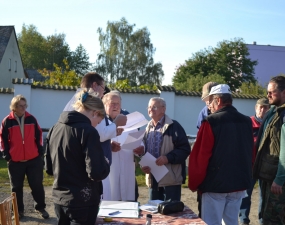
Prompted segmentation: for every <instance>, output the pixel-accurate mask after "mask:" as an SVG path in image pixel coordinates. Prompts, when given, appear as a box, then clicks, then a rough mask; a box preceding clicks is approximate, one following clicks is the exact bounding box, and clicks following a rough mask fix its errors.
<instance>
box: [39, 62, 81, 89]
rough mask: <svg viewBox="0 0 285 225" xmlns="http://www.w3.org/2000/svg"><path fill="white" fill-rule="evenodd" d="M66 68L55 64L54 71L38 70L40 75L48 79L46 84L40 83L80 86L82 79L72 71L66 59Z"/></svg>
mask: <svg viewBox="0 0 285 225" xmlns="http://www.w3.org/2000/svg"><path fill="white" fill-rule="evenodd" d="M63 64H64V68H63V67H60V66H58V65H57V64H56V63H54V65H53V66H54V71H50V70H47V69H43V70H38V71H39V73H40V74H42V75H43V76H44V77H46V80H45V81H44V82H38V83H41V84H43V85H66V86H79V85H80V81H81V77H79V76H78V75H77V74H76V72H75V71H74V70H70V68H69V65H68V62H67V60H66V59H64V60H63Z"/></svg>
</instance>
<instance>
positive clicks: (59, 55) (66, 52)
mask: <svg viewBox="0 0 285 225" xmlns="http://www.w3.org/2000/svg"><path fill="white" fill-rule="evenodd" d="M45 51H46V57H45V58H44V61H45V67H44V68H46V69H48V70H52V69H53V65H54V64H57V65H58V66H64V65H65V64H64V61H63V60H64V59H66V58H70V56H71V52H70V48H69V45H68V44H67V43H66V41H65V34H53V35H49V36H47V38H46V42H45Z"/></svg>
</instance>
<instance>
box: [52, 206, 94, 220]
mask: <svg viewBox="0 0 285 225" xmlns="http://www.w3.org/2000/svg"><path fill="white" fill-rule="evenodd" d="M98 208H99V204H97V205H95V206H89V207H76V208H70V207H66V206H61V205H58V204H54V211H55V214H56V217H57V219H58V223H57V224H58V225H93V224H95V222H96V218H97V214H98Z"/></svg>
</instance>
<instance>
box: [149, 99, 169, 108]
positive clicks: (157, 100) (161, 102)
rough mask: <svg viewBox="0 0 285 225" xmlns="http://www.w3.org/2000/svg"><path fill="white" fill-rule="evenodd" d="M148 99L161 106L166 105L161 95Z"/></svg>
mask: <svg viewBox="0 0 285 225" xmlns="http://www.w3.org/2000/svg"><path fill="white" fill-rule="evenodd" d="M149 101H155V102H159V103H160V105H161V106H164V107H166V102H165V100H164V99H163V98H161V97H153V98H151V99H150V100H149Z"/></svg>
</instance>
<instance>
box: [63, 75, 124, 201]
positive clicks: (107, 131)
mask: <svg viewBox="0 0 285 225" xmlns="http://www.w3.org/2000/svg"><path fill="white" fill-rule="evenodd" d="M80 86H81V88H90V89H93V90H94V91H95V92H97V93H98V94H99V97H100V98H102V97H103V95H104V92H105V82H104V79H103V78H102V77H101V76H100V75H99V74H98V73H96V72H89V73H87V74H85V75H84V77H83V78H82V80H81V85H80ZM80 90H81V89H78V90H77V92H78V91H80ZM77 92H76V93H77ZM76 93H75V95H76ZM75 95H74V96H73V97H72V98H71V100H70V101H69V102H68V103H67V105H66V106H65V108H64V110H63V111H72V110H74V108H73V104H74V102H75ZM126 122H127V117H126V116H125V115H121V114H120V115H118V116H117V117H116V118H115V119H114V120H113V122H111V121H109V120H108V118H105V119H104V120H102V121H101V123H100V124H98V125H97V126H96V130H97V131H98V133H99V135H100V141H101V147H102V149H103V151H104V155H105V157H106V158H107V159H108V160H109V163H110V164H111V163H112V154H111V149H113V150H115V151H116V150H117V149H119V148H120V146H119V145H116V143H115V142H114V143H112V146H111V144H110V139H111V138H114V137H116V136H117V135H120V134H121V132H122V130H121V129H118V128H117V127H118V126H124V125H126ZM102 182H103V199H104V200H111V189H110V181H109V176H108V177H107V178H106V179H104V180H103V181H102Z"/></svg>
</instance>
